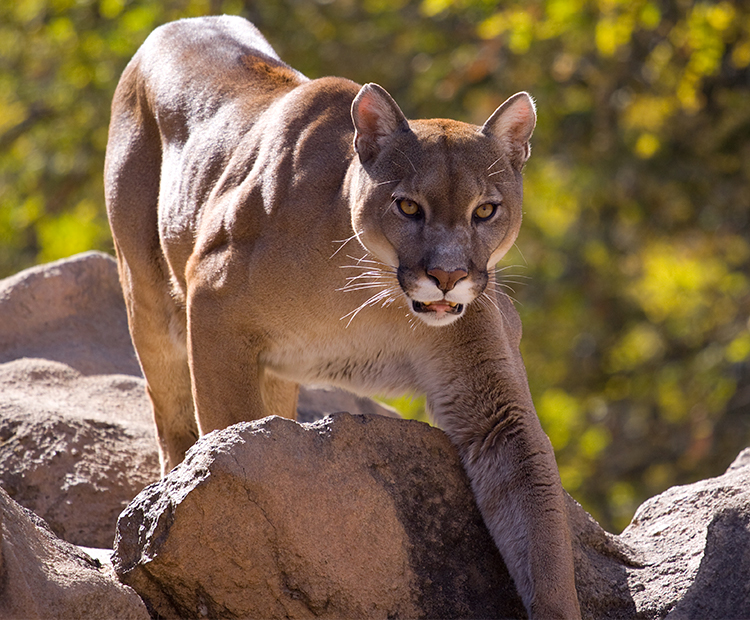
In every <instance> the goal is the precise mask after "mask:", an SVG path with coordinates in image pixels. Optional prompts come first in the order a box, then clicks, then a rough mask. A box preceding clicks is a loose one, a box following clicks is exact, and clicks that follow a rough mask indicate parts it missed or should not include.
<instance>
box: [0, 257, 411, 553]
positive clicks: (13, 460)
mask: <svg viewBox="0 0 750 620" xmlns="http://www.w3.org/2000/svg"><path fill="white" fill-rule="evenodd" d="M298 409H299V415H300V419H301V420H303V421H312V420H315V419H318V418H320V417H323V416H324V415H325V414H327V413H333V412H336V411H354V412H361V413H380V414H382V415H392V416H397V414H395V413H394V412H392V410H389V409H387V408H385V407H383V406H381V405H378V404H376V403H374V402H373V401H370V400H368V399H364V398H357V397H355V396H353V395H351V394H348V393H347V392H344V391H342V390H330V389H328V390H325V389H319V390H314V389H305V390H302V392H301V395H300V402H299V407H298ZM159 475H160V470H159V463H158V456H157V452H156V442H155V439H154V425H153V421H152V418H151V407H150V404H149V401H148V398H147V396H146V392H145V382H144V381H143V379H142V378H141V374H140V368H139V366H138V361H137V359H136V356H135V352H134V351H133V347H132V344H131V342H130V336H129V334H128V326H127V316H126V312H125V305H124V303H123V299H122V293H121V291H120V284H119V281H118V277H117V266H116V262H115V260H114V259H113V258H112V257H111V256H109V255H107V254H103V253H101V252H86V253H84V254H80V255H77V256H74V257H72V258H69V259H65V260H61V261H57V262H54V263H50V264H47V265H41V266H39V267H34V268H32V269H28V270H26V271H23V272H21V273H19V274H17V275H15V276H13V277H10V278H6V279H5V280H0V486H2V487H3V488H4V489H5V490H6V491H7V492H8V493H9V494H10V496H11V497H12V498H13V499H15V500H16V501H18V502H19V503H21V504H22V505H23V506H25V507H27V508H29V509H31V510H33V511H34V512H35V513H36V514H38V515H39V516H41V517H43V518H44V519H45V520H46V521H47V523H48V524H49V525H50V527H51V528H52V530H53V531H54V532H55V533H56V534H57V535H58V536H60V537H61V538H63V539H65V540H67V541H69V542H73V543H75V544H78V545H84V546H87V547H109V548H111V546H112V542H113V539H114V532H115V524H116V522H117V516H118V515H119V514H120V512H121V511H122V510H123V508H125V506H126V505H127V504H128V502H129V501H130V500H131V499H132V498H133V497H135V496H136V495H137V493H138V492H139V491H140V490H141V489H142V488H143V487H144V486H145V485H147V484H150V483H151V482H154V481H155V480H158V479H159Z"/></svg>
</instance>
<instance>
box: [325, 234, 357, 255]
mask: <svg viewBox="0 0 750 620" xmlns="http://www.w3.org/2000/svg"><path fill="white" fill-rule="evenodd" d="M356 238H357V233H354V234H353V235H352V236H351V237H349V238H348V239H338V240H336V241H332V242H331V243H340V244H341V245H340V246H339V248H338V249H337V250H336V251H335V252H334V253H333V254H331V256H330V257H329V259H328V260H330V259H331V258H333V257H334V256H336V254H338V253H339V252H340V251H341V250H342V249H343V248H344V246H345V245H346V244H347V243H349V242H350V241H351V240H352V239H356Z"/></svg>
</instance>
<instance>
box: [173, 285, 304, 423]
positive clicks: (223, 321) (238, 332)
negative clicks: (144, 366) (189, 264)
mask: <svg viewBox="0 0 750 620" xmlns="http://www.w3.org/2000/svg"><path fill="white" fill-rule="evenodd" d="M235 290H240V291H242V290H245V289H244V288H243V287H239V288H235ZM254 316H255V315H254V313H253V310H252V306H251V304H249V303H247V300H245V299H240V298H239V297H237V296H235V295H233V294H227V295H224V294H222V293H221V292H220V291H219V292H218V293H217V291H216V290H215V288H214V287H208V286H196V287H194V289H193V290H192V291H191V294H190V295H189V298H188V342H189V345H188V351H189V355H190V370H191V373H192V379H193V400H194V401H195V407H196V418H197V420H198V427H199V429H200V434H201V435H205V434H206V433H209V432H211V431H213V430H217V429H223V428H226V427H228V426H231V425H232V424H236V423H237V422H242V421H245V420H257V419H260V418H262V417H265V416H267V415H274V414H275V415H283V416H285V417H291V418H294V417H296V415H295V413H296V405H297V391H298V386H297V384H295V383H291V382H288V381H285V380H283V379H280V378H278V377H276V376H274V375H272V374H271V373H270V372H268V371H266V369H265V368H264V367H263V366H262V365H261V363H260V355H261V352H262V351H263V350H264V347H265V346H267V342H266V341H265V339H264V338H263V336H262V335H261V333H260V330H258V329H257V328H256V327H255V325H254V323H255V321H254V320H253V318H254Z"/></svg>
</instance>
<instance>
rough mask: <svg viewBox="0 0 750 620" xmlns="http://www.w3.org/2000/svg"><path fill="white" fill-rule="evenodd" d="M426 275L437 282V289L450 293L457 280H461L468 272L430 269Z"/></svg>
mask: <svg viewBox="0 0 750 620" xmlns="http://www.w3.org/2000/svg"><path fill="white" fill-rule="evenodd" d="M427 275H428V276H430V277H431V278H433V279H434V280H437V284H438V288H439V289H440V290H441V291H443V293H447V292H448V291H450V290H451V289H452V288H453V287H454V286H456V283H457V282H458V281H459V280H463V279H464V278H465V277H466V276H468V275H469V272H467V271H464V270H463V269H456V270H454V271H444V270H443V269H430V270H429V271H428V272H427Z"/></svg>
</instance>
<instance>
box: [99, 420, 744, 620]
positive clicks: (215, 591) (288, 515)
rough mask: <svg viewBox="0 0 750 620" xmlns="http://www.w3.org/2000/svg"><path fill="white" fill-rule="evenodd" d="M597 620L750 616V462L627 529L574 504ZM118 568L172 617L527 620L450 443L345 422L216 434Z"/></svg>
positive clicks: (130, 533) (151, 492)
mask: <svg viewBox="0 0 750 620" xmlns="http://www.w3.org/2000/svg"><path fill="white" fill-rule="evenodd" d="M568 511H569V519H570V523H571V529H572V531H573V537H574V546H575V553H576V577H577V582H578V589H579V598H580V601H581V607H582V612H583V615H584V618H590V619H602V618H621V619H630V618H644V619H646V618H647V619H657V618H664V617H670V618H747V617H750V597H749V596H748V591H749V589H750V586H749V585H748V584H750V582H748V580H747V575H748V574H749V573H748V568H750V546H749V545H748V541H749V540H750V528H749V527H748V525H749V523H750V450H747V451H745V452H743V453H742V454H741V455H740V457H738V460H737V461H736V462H735V465H734V466H733V467H732V468H730V470H729V471H728V472H727V473H726V474H725V475H723V476H720V477H718V478H714V479H711V480H705V481H702V482H699V483H696V484H693V485H689V486H685V487H677V488H673V489H670V490H669V491H667V492H665V493H663V494H662V495H659V496H657V497H655V498H653V499H651V500H649V502H647V503H646V504H644V505H643V507H642V508H641V509H640V510H639V512H638V514H637V515H636V517H635V519H634V521H633V524H632V525H631V526H630V527H629V528H628V529H627V530H626V531H625V532H624V533H623V534H622V535H621V536H614V535H612V534H608V533H606V532H604V531H603V530H602V529H601V528H600V527H599V525H598V524H597V523H596V522H595V521H594V520H593V519H592V518H591V517H590V516H589V515H588V514H587V513H586V512H585V511H583V509H582V508H581V507H580V506H579V505H578V504H577V503H576V502H575V501H574V500H572V499H570V498H569V503H568ZM113 560H114V565H115V569H116V571H117V573H118V574H119V575H120V577H121V579H122V580H123V581H124V582H125V583H127V584H129V585H131V586H132V587H133V588H134V589H135V590H136V591H138V592H139V593H140V594H141V596H142V597H143V598H144V601H146V603H147V605H148V606H149V608H150V609H151V610H152V611H154V612H156V613H157V614H158V615H159V616H162V617H164V618H179V617H184V616H197V615H204V616H205V615H208V617H222V618H239V617H247V616H250V617H264V618H287V617H289V618H299V617H321V618H336V617H368V618H387V617H413V618H465V617H475V618H516V617H523V616H524V611H523V607H522V606H521V603H520V600H519V599H518V596H517V594H516V593H515V590H514V588H513V586H512V583H511V581H510V578H509V576H508V574H507V572H506V570H505V567H504V565H503V563H502V559H501V558H500V556H499V554H498V552H497V550H496V549H495V547H494V544H493V543H492V540H491V539H490V538H489V536H488V534H487V531H486V530H485V528H484V526H483V524H482V521H481V517H480V515H479V513H478V511H477V509H476V506H475V504H474V501H473V498H472V494H471V490H470V488H469V485H468V481H467V480H466V478H465V476H464V475H463V471H462V469H461V467H460V463H459V461H458V459H457V457H456V455H455V452H454V451H453V449H452V447H451V446H450V443H449V442H448V440H447V439H446V437H445V435H444V434H443V433H442V432H441V431H439V430H437V429H434V428H431V427H429V426H427V425H425V424H421V423H418V422H410V421H405V420H391V419H386V418H383V417H379V416H350V415H348V414H337V415H334V416H332V417H331V418H328V419H326V420H323V421H320V422H318V423H315V424H310V425H299V424H296V423H294V422H291V421H289V420H284V419H282V418H268V419H265V420H260V421H258V422H252V423H244V424H240V425H235V426H233V427H231V428H229V429H226V430H224V431H220V432H216V433H211V434H210V435H208V436H206V437H204V438H203V439H202V440H201V441H200V442H199V443H198V444H196V446H194V448H193V449H192V450H191V451H190V453H189V455H188V458H187V459H186V461H185V463H183V464H182V465H180V466H179V467H177V468H176V469H175V470H174V471H173V472H172V473H171V474H170V475H169V476H167V477H166V478H165V479H164V480H162V481H161V482H159V483H158V484H155V485H152V486H150V487H148V488H147V489H145V490H144V491H143V492H142V493H141V494H140V495H139V496H138V497H137V498H136V499H135V500H134V501H133V502H132V503H131V504H130V505H129V506H128V508H127V509H126V511H125V512H124V513H123V514H122V515H121V517H120V520H119V522H118V533H117V539H116V546H115V553H114V556H113Z"/></svg>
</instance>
